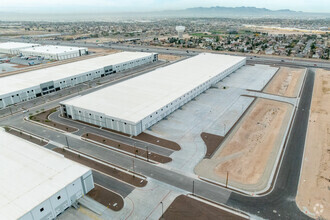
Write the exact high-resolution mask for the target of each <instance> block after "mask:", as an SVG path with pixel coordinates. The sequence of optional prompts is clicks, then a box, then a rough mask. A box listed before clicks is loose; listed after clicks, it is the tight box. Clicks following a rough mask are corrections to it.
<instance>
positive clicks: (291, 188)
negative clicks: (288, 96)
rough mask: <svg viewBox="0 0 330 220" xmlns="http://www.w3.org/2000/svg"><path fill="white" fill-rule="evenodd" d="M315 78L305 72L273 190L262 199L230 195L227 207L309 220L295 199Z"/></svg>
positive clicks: (278, 217) (257, 213)
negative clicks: (304, 79) (305, 75)
mask: <svg viewBox="0 0 330 220" xmlns="http://www.w3.org/2000/svg"><path fill="white" fill-rule="evenodd" d="M314 77H315V74H314V72H312V71H308V74H307V78H306V82H305V85H304V88H303V91H302V95H301V99H300V103H299V106H298V109H297V112H296V118H295V120H294V123H293V128H292V133H291V135H290V137H289V139H288V144H287V147H286V151H285V154H284V157H283V161H282V165H281V168H280V171H279V174H278V178H277V181H276V184H275V187H274V190H273V191H272V192H271V193H270V194H269V195H267V196H264V197H261V198H248V197H245V196H242V195H239V194H236V193H232V194H231V196H230V198H229V200H228V202H227V203H226V204H227V205H229V206H231V207H235V208H238V209H240V210H243V211H247V212H249V213H254V214H256V215H258V216H261V217H263V218H267V219H299V220H301V219H309V217H308V216H306V215H304V214H303V213H302V212H301V211H300V210H299V209H298V207H297V205H296V202H295V198H296V194H297V189H298V183H299V177H300V169H301V165H302V157H303V153H304V146H305V138H306V133H307V126H308V119H309V111H310V106H311V99H312V94H313V86H314ZM274 210H275V211H274ZM279 215H280V216H279Z"/></svg>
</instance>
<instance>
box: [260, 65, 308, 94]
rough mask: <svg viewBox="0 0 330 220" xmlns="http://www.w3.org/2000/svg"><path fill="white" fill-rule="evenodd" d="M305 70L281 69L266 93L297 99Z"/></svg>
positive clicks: (265, 90)
mask: <svg viewBox="0 0 330 220" xmlns="http://www.w3.org/2000/svg"><path fill="white" fill-rule="evenodd" d="M304 73H305V69H297V68H289V67H281V68H280V70H279V71H278V72H277V74H276V75H275V77H274V78H273V79H272V81H271V82H270V83H269V84H268V85H267V87H266V88H265V89H264V92H266V93H270V94H274V95H281V96H287V97H297V96H298V93H299V89H300V87H301V85H302V82H303V79H304Z"/></svg>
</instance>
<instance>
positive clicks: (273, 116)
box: [214, 99, 290, 184]
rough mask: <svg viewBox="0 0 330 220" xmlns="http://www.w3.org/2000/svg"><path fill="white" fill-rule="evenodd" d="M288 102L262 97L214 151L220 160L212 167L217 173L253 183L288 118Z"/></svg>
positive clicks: (261, 171)
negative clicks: (230, 135) (218, 150)
mask: <svg viewBox="0 0 330 220" xmlns="http://www.w3.org/2000/svg"><path fill="white" fill-rule="evenodd" d="M289 110H290V106H289V105H288V104H285V103H280V102H275V101H270V100H265V99H261V100H258V101H257V103H256V105H255V106H254V108H253V109H252V111H251V112H250V113H249V114H248V115H247V117H246V118H245V119H244V122H243V123H242V124H241V125H240V127H239V128H238V130H237V131H236V132H235V134H234V135H233V136H232V137H231V138H230V139H229V140H228V142H227V143H226V145H225V147H224V148H223V149H222V150H221V152H220V153H219V154H218V155H216V159H218V160H219V161H220V163H218V165H217V166H216V167H215V169H214V172H215V174H216V175H219V176H222V177H225V176H226V174H227V171H228V172H229V175H230V179H231V180H234V181H236V182H240V183H243V184H256V183H257V182H258V181H259V180H260V178H261V176H262V174H263V172H264V171H265V168H266V166H267V162H268V161H269V159H270V158H269V157H270V156H274V157H275V156H276V154H272V155H271V152H272V151H273V150H274V149H278V148H279V145H280V144H281V142H282V138H283V135H280V134H283V133H284V130H285V128H286V126H283V125H286V123H285V121H284V119H288V117H287V116H288V113H289V112H290V111H289Z"/></svg>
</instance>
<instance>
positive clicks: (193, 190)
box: [192, 180, 195, 195]
mask: <svg viewBox="0 0 330 220" xmlns="http://www.w3.org/2000/svg"><path fill="white" fill-rule="evenodd" d="M192 193H193V195H195V181H194V180H193V188H192Z"/></svg>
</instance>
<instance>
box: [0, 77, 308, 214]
mask: <svg viewBox="0 0 330 220" xmlns="http://www.w3.org/2000/svg"><path fill="white" fill-rule="evenodd" d="M313 82H314V74H313V73H310V72H309V73H308V74H307V79H306V84H305V86H304V88H303V92H302V97H301V101H300V103H299V106H298V109H297V115H296V118H295V121H294V124H293V131H292V133H291V136H290V138H289V141H288V145H287V149H286V152H285V154H284V158H283V162H282V166H281V168H280V172H279V176H278V179H277V181H276V185H275V189H274V190H273V192H272V193H270V194H269V195H267V196H264V197H261V198H254V197H246V196H243V195H240V194H237V193H234V192H231V191H228V190H226V189H224V188H222V187H218V186H216V185H213V184H209V183H207V182H204V181H201V180H199V179H197V178H196V177H194V176H187V175H186V174H185V173H182V172H180V171H175V170H169V169H166V168H163V167H162V166H155V165H153V164H150V163H147V162H145V161H141V160H138V159H133V160H134V162H135V163H134V164H135V167H134V170H135V171H136V172H138V173H141V174H143V175H145V176H148V177H150V178H154V179H157V180H159V181H162V182H164V183H167V184H169V185H172V186H175V187H178V188H180V189H183V190H186V191H190V192H192V190H193V182H194V193H195V194H196V195H199V196H201V197H204V198H207V199H210V200H213V201H214V202H217V203H224V204H227V205H229V206H231V207H234V208H238V209H240V210H243V211H246V212H247V213H250V214H252V215H255V216H260V217H263V218H270V219H279V218H281V219H307V218H308V217H307V216H305V215H304V214H303V213H302V212H300V210H299V209H298V208H297V206H296V203H295V195H296V192H297V186H298V180H299V174H300V168H301V160H302V155H303V149H304V140H305V136H306V130H307V124H308V116H309V111H308V110H309V109H310V102H311V96H312V90H313ZM3 123H9V124H10V125H13V126H15V127H17V128H21V129H23V130H26V131H29V132H31V133H33V134H36V135H39V136H43V137H45V138H47V139H50V140H53V141H55V142H58V143H61V144H63V145H65V144H66V141H65V134H63V133H59V132H56V131H53V130H49V129H46V128H43V127H40V126H38V125H35V124H31V123H29V122H25V121H23V120H22V118H21V117H12V118H11V119H10V120H5V122H1V124H2V125H3ZM67 138H68V141H69V145H70V147H71V148H74V149H76V150H79V151H82V152H84V153H87V154H89V155H92V156H95V157H97V158H100V159H103V160H105V161H109V162H111V163H113V164H116V165H119V166H121V167H123V168H126V169H130V170H132V169H133V167H132V162H133V161H132V158H129V157H128V156H126V155H123V154H121V153H118V152H114V151H111V150H108V149H105V148H102V147H99V146H97V145H94V144H91V143H89V142H84V141H80V140H78V139H75V138H73V137H70V136H67ZM121 185H123V184H120V187H122V186H121ZM110 187H111V186H110ZM123 191H125V190H124V189H123ZM274 210H275V211H274ZM275 212H276V213H275ZM279 215H280V216H279Z"/></svg>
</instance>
